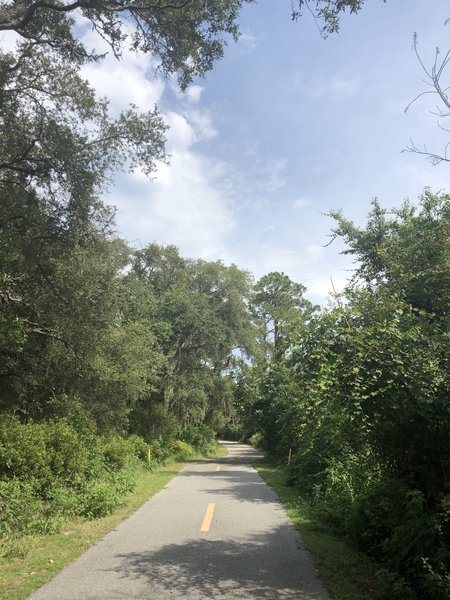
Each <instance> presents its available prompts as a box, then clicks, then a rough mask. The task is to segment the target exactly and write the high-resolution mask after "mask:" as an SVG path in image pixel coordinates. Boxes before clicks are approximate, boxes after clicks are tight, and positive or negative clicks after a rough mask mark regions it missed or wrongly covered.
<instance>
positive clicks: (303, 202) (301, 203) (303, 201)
mask: <svg viewBox="0 0 450 600" xmlns="http://www.w3.org/2000/svg"><path fill="white" fill-rule="evenodd" d="M310 204H311V200H308V198H297V199H296V200H294V202H293V203H292V208H296V209H298V208H305V206H309V205H310Z"/></svg>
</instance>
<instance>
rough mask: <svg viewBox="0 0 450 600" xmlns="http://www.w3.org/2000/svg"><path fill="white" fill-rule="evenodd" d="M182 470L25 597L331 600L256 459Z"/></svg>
mask: <svg viewBox="0 0 450 600" xmlns="http://www.w3.org/2000/svg"><path fill="white" fill-rule="evenodd" d="M224 444H225V446H226V447H227V448H228V450H229V456H227V457H226V458H221V459H218V460H215V461H204V462H200V463H193V464H190V465H188V466H187V467H186V468H185V469H184V470H183V471H181V472H180V474H179V475H178V476H177V477H175V479H173V480H172V481H171V482H170V483H169V484H168V485H167V486H166V488H165V489H164V490H162V491H161V492H159V493H158V494H157V495H156V496H154V497H153V498H152V499H151V500H149V501H148V502H147V503H146V504H144V506H142V507H141V508H140V509H139V510H138V511H137V512H136V513H134V515H132V516H131V517H130V518H129V519H127V520H126V521H124V522H123V523H122V524H121V525H119V527H118V528H117V529H116V530H115V531H113V532H111V533H109V534H108V535H107V536H106V537H105V538H103V540H101V541H100V542H98V543H97V544H96V545H95V546H93V547H92V548H90V549H89V550H88V551H87V552H85V553H84V554H83V555H82V556H81V557H80V558H79V559H78V560H76V561H75V562H73V563H72V564H71V565H69V566H68V567H67V568H65V569H64V570H63V571H62V572H61V573H60V574H59V575H57V576H56V577H55V578H54V579H52V580H51V581H50V582H49V583H48V584H46V585H44V586H43V587H42V588H41V589H40V590H38V591H37V592H35V593H34V594H32V595H31V596H30V598H29V600H134V599H136V600H165V599H167V598H170V599H172V600H178V599H179V600H181V599H183V600H184V599H188V600H194V599H195V600H198V599H205V600H206V599H210V598H221V600H240V599H245V598H253V599H265V598H266V599H270V600H272V599H273V600H278V599H279V600H282V599H283V600H284V599H292V600H293V599H295V600H329V596H328V595H327V593H326V591H325V589H324V588H323V586H322V584H321V583H320V581H319V580H318V579H317V576H316V574H315V570H314V567H313V565H312V563H311V559H310V558H309V555H308V554H307V553H306V551H305V550H304V549H303V547H302V544H301V541H300V538H299V537H298V534H297V532H296V530H295V529H294V527H293V526H292V525H291V524H290V523H289V521H288V519H287V517H286V514H285V512H284V510H283V508H282V507H281V505H280V504H279V503H278V501H277V498H276V495H275V493H274V492H273V491H272V490H271V488H269V487H268V486H267V485H266V484H265V483H264V482H263V480H262V479H261V478H260V477H259V475H258V474H257V473H256V471H255V470H254V469H253V468H252V467H250V466H249V462H250V461H251V460H253V459H254V458H257V456H258V454H257V452H256V451H255V450H253V449H252V448H250V447H249V446H245V445H243V444H237V443H235V442H224Z"/></svg>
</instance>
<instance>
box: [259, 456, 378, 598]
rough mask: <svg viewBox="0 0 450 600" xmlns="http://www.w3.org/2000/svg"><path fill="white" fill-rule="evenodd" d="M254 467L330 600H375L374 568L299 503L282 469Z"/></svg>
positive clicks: (270, 465) (265, 464)
mask: <svg viewBox="0 0 450 600" xmlns="http://www.w3.org/2000/svg"><path fill="white" fill-rule="evenodd" d="M254 466H255V468H256V469H257V471H258V473H259V474H260V475H261V477H262V478H263V479H264V480H265V481H266V482H267V483H268V484H269V485H270V486H271V487H272V488H273V489H274V490H275V492H276V493H277V495H278V497H279V499H280V501H281V502H282V503H283V505H284V507H285V509H286V512H287V514H288V516H289V518H290V519H291V521H292V522H293V523H294V525H295V527H296V528H297V529H298V531H299V532H300V534H301V536H302V539H303V541H304V543H305V546H306V548H307V550H309V552H311V554H312V556H313V559H314V563H315V565H316V567H317V570H318V572H319V576H320V578H321V579H322V581H323V583H324V585H325V587H326V588H327V590H328V592H329V594H330V596H331V598H332V599H333V600H378V598H379V595H377V587H378V585H377V577H376V570H377V566H376V565H375V564H374V563H372V562H371V561H370V560H369V559H368V558H367V557H366V556H365V555H364V554H361V553H360V552H358V551H357V550H356V549H355V548H354V547H352V546H351V545H350V544H348V543H346V541H345V540H343V539H340V538H339V537H337V536H335V535H333V533H332V532H331V531H330V529H329V528H327V527H325V526H324V525H323V524H322V523H320V521H319V520H318V519H317V518H316V517H315V515H314V513H313V511H312V510H311V509H310V507H308V505H307V504H306V503H304V502H302V501H301V499H300V498H299V495H298V492H297V491H296V490H295V488H293V487H290V486H288V485H287V484H286V480H287V470H286V469H285V468H283V467H281V468H280V467H278V466H276V465H275V464H274V463H272V462H270V461H258V462H257V463H255V465H254Z"/></svg>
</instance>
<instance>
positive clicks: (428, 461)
mask: <svg viewBox="0 0 450 600" xmlns="http://www.w3.org/2000/svg"><path fill="white" fill-rule="evenodd" d="M333 216H334V217H335V219H336V220H337V222H338V227H337V229H336V230H335V234H336V235H337V236H342V237H343V238H344V239H345V240H346V241H347V244H348V246H349V249H348V250H347V253H350V254H353V255H355V256H356V258H357V259H358V260H359V266H358V268H357V270H356V273H355V278H354V282H353V285H352V286H349V288H348V289H347V290H346V291H345V293H344V295H343V296H342V297H339V298H337V301H336V302H335V303H334V305H333V306H331V307H329V308H328V309H327V310H324V311H322V313H320V314H316V315H313V316H312V317H311V318H310V319H309V320H308V321H307V322H305V323H304V324H303V326H302V327H301V328H299V329H298V331H297V336H296V337H293V339H292V341H291V345H290V347H289V348H288V351H287V352H286V354H285V356H284V357H281V358H280V359H279V360H278V361H275V362H272V363H269V364H265V365H257V366H256V367H253V368H252V369H250V370H249V372H248V373H246V375H245V386H244V389H242V386H241V389H239V387H238V391H239V393H240V396H239V397H238V400H239V402H240V403H241V405H242V407H243V411H242V413H243V420H244V426H246V427H247V428H249V426H250V427H253V428H254V430H256V431H259V432H260V434H261V436H262V440H263V443H264V444H265V446H266V447H267V448H268V449H269V450H270V451H271V452H272V453H273V454H275V455H277V456H278V457H283V458H284V459H285V458H286V456H287V452H286V449H287V448H292V451H293V458H292V461H291V463H290V481H291V483H292V484H293V485H295V486H296V488H297V489H298V490H299V492H300V493H301V494H302V495H303V496H306V497H308V498H309V500H310V502H311V503H312V505H313V506H314V507H315V509H316V511H317V512H318V513H319V514H320V516H321V517H322V519H323V520H324V521H325V522H326V523H328V524H329V525H330V526H331V527H334V528H335V529H336V530H338V531H339V532H341V533H344V534H345V535H346V536H348V537H349V538H351V539H352V540H353V541H354V542H355V543H356V544H357V545H358V546H359V547H360V548H361V549H363V550H364V551H365V552H367V553H368V554H370V555H371V556H372V557H374V558H375V559H377V560H378V561H379V563H380V564H381V566H382V568H381V569H380V581H381V583H380V590H383V593H384V597H385V598H389V599H391V598H398V599H399V600H408V599H415V598H417V599H419V598H420V599H421V600H444V599H446V598H449V597H450V500H449V499H450V444H449V440H450V403H449V397H450V369H449V356H450V353H449V337H448V332H449V330H450V304H449V298H450V280H449V273H450V260H449V257H450V254H449V240H450V197H449V196H446V195H437V196H434V195H432V194H431V193H430V192H426V193H425V194H424V195H423V197H422V198H421V199H420V204H419V206H418V207H414V206H412V205H411V204H409V203H405V204H404V205H403V206H402V207H401V208H400V209H399V210H394V211H392V213H391V215H390V216H389V217H388V216H387V212H386V211H384V210H383V209H381V207H380V206H379V204H378V203H377V202H375V203H374V207H373V210H372V212H371V213H370V215H369V221H368V224H367V227H366V228H365V229H359V228H357V227H356V226H355V225H354V224H353V223H351V222H349V221H346V220H345V219H344V218H343V217H342V216H341V215H340V214H339V213H335V214H334V215H333Z"/></svg>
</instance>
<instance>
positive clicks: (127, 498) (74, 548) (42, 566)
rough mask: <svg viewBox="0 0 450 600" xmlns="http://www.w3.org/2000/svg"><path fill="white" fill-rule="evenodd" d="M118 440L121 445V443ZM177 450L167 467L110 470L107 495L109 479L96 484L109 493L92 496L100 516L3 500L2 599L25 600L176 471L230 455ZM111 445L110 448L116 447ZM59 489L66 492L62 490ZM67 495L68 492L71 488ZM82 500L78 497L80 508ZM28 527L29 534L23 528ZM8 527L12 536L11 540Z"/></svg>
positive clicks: (136, 464) (215, 449)
mask: <svg viewBox="0 0 450 600" xmlns="http://www.w3.org/2000/svg"><path fill="white" fill-rule="evenodd" d="M122 441H123V440H122ZM116 442H117V445H118V444H119V442H118V441H117V440H116ZM178 446H180V444H177V447H176V448H175V450H176V451H177V456H176V460H178V461H179V462H175V459H172V460H171V461H170V462H168V463H167V464H157V463H156V462H154V463H153V464H152V465H151V468H149V466H148V465H146V464H145V463H144V462H143V461H134V460H131V461H130V462H129V463H127V464H126V465H123V468H122V469H121V470H119V471H116V472H110V473H109V475H108V474H105V473H104V474H105V477H108V476H109V477H110V478H111V487H112V489H111V490H110V491H109V493H108V494H107V493H106V492H107V486H108V484H107V482H106V479H105V480H104V481H103V482H99V483H98V486H100V487H101V488H102V490H103V488H104V490H103V491H104V492H105V494H104V495H103V494H100V493H99V494H97V495H94V494H92V502H94V500H95V502H96V503H95V506H97V507H100V509H101V511H100V512H99V513H95V512H94V511H88V512H87V513H86V512H85V513H84V514H80V513H79V514H72V516H70V513H69V512H67V511H66V512H65V513H62V512H61V511H60V512H59V513H58V510H59V509H57V505H53V507H52V504H51V503H50V502H49V501H47V502H44V501H43V499H42V497H41V498H38V497H36V496H34V497H33V496H30V498H31V499H32V500H33V502H34V504H35V506H34V505H33V506H34V513H33V512H32V510H31V509H28V507H27V505H26V504H20V505H19V503H16V502H14V498H11V497H9V498H6V497H3V498H2V497H1V496H0V509H1V512H2V514H3V515H4V516H6V518H7V519H3V524H2V529H3V531H2V537H1V538H0V544H1V546H0V548H1V549H2V554H0V599H1V600H22V599H24V598H26V597H27V596H28V595H29V594H31V593H32V592H33V591H34V590H36V589H37V588H39V587H40V586H42V585H43V584H44V583H45V582H46V581H48V580H49V579H50V578H51V577H53V576H54V575H55V574H56V573H58V572H59V571H60V570H61V569H62V568H63V567H64V566H65V565H67V564H68V563H69V562H71V561H72V560H74V559H75V558H76V557H78V556H79V555H80V554H82V553H83V552H84V551H85V550H87V548H89V546H91V545H92V544H94V543H95V542H97V541H98V540H99V539H101V538H102V537H103V536H104V535H105V534H106V533H108V532H109V531H111V530H112V529H114V527H116V525H117V524H118V523H120V522H121V521H123V520H124V519H125V518H126V517H128V516H129V515H130V514H132V513H133V512H135V511H136V510H137V509H138V508H139V507H140V506H141V505H142V504H144V503H145V502H146V501H147V500H148V499H149V498H151V497H152V496H153V495H154V494H156V493H157V492H158V491H160V490H161V489H162V488H163V487H164V486H165V485H166V484H167V483H168V482H169V481H170V480H171V479H172V478H173V477H174V476H175V475H176V474H177V473H178V471H179V470H180V469H181V468H182V467H183V465H184V464H185V461H186V460H196V459H200V458H204V457H205V456H206V455H207V456H209V457H215V456H224V455H225V454H226V450H224V448H222V447H220V446H218V444H216V445H213V446H211V447H210V449H209V452H205V453H194V451H193V450H192V448H191V447H189V448H190V449H189V448H187V444H186V447H185V446H183V448H182V450H183V451H184V453H185V455H181V456H180V452H181V449H180V448H179V447H178ZM108 447H109V449H110V450H111V448H112V445H109V446H108ZM188 449H189V452H187V450H188ZM169 460H170V459H169ZM181 461H183V462H181ZM114 480H118V481H122V480H123V481H126V482H127V486H128V489H126V488H125V486H123V487H122V488H121V487H120V486H119V485H116V486H115V487H113V482H114ZM11 482H12V483H11V484H10V485H15V486H16V487H17V488H18V489H19V488H20V489H21V490H22V488H27V490H28V492H29V493H30V494H31V491H32V485H31V484H24V483H21V482H20V481H19V480H15V479H11ZM49 489H50V488H49ZM51 489H56V487H53V488H51ZM58 489H61V490H64V488H62V487H61V486H59V487H58ZM61 493H63V492H62V491H61ZM66 493H69V492H68V491H67V489H66ZM74 497H76V495H75V492H74ZM33 498H34V499H33ZM105 498H106V500H107V499H108V498H110V499H111V502H110V503H107V502H106V500H105ZM18 500H19V499H18ZM81 500H82V499H81V498H80V499H78V502H79V506H81V504H80V503H81ZM83 502H84V500H83ZM20 506H21V507H22V513H23V514H22V516H20V510H19V509H20ZM58 506H59V505H58ZM65 506H68V505H67V504H66V505H65ZM25 525H26V527H27V528H28V530H27V529H26V528H25V529H24V527H25ZM22 526H23V527H22ZM21 527H22V528H21ZM8 528H9V530H10V532H11V534H10V535H9V536H8V535H7V529H8Z"/></svg>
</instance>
